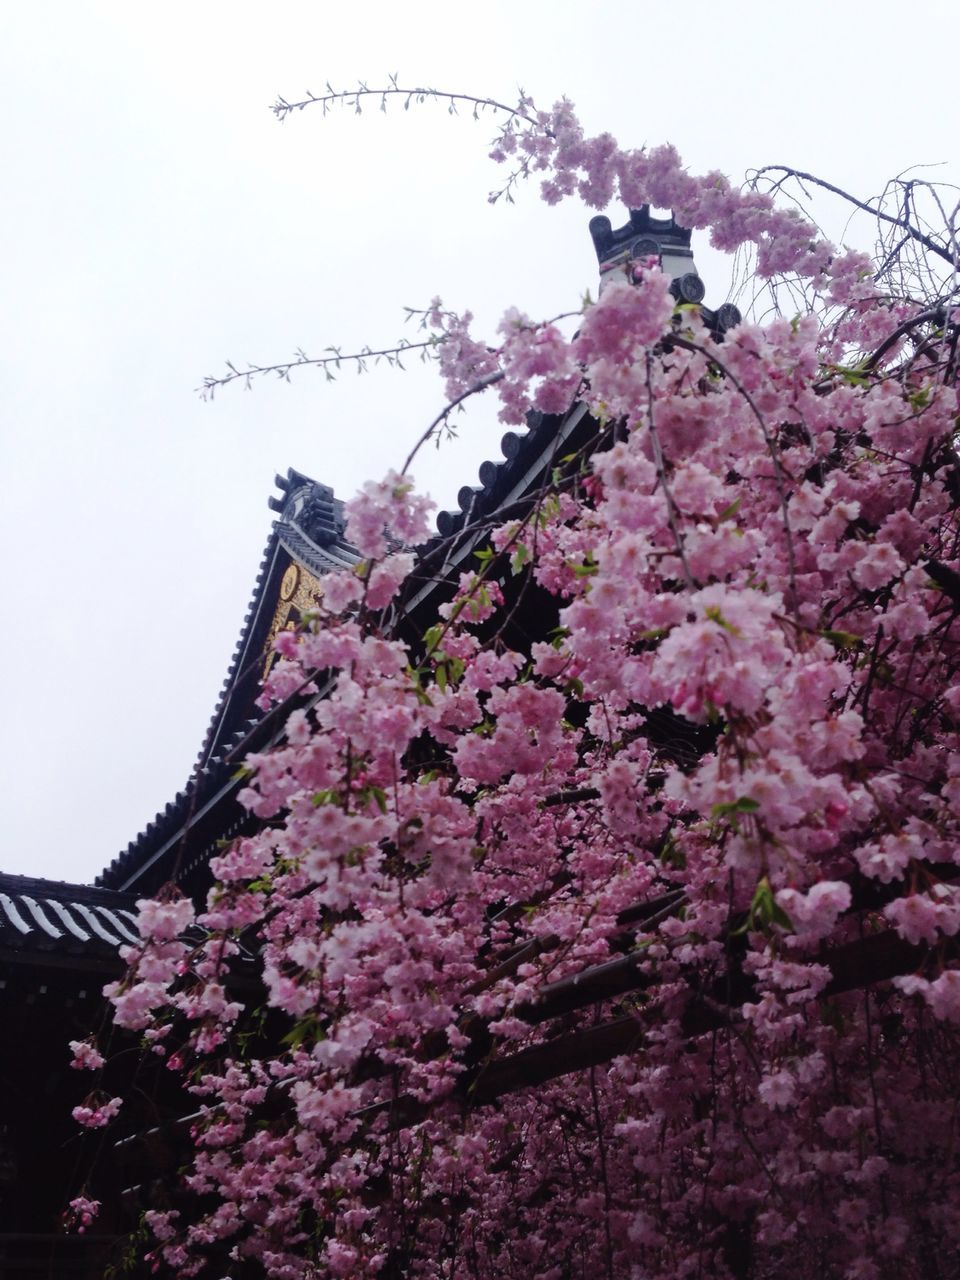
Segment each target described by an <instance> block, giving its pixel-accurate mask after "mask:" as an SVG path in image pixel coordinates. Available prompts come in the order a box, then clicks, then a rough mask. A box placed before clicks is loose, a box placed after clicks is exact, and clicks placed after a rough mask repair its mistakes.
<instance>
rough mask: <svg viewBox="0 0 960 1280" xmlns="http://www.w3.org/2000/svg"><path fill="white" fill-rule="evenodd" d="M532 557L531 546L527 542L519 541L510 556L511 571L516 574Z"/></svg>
mask: <svg viewBox="0 0 960 1280" xmlns="http://www.w3.org/2000/svg"><path fill="white" fill-rule="evenodd" d="M529 559H530V548H529V547H528V546H527V544H526V543H525V542H518V543H517V545H516V547H515V548H514V552H513V555H512V556H511V557H510V571H511V573H513V574H514V576H516V574H518V573H519V572H520V570H521V569H522V568H523V566H524V565H525V564H526V563H527V561H528V560H529Z"/></svg>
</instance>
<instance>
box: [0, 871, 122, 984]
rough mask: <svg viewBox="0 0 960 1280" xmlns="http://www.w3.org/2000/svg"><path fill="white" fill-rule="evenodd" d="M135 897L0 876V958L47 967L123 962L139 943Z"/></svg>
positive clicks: (84, 886)
mask: <svg viewBox="0 0 960 1280" xmlns="http://www.w3.org/2000/svg"><path fill="white" fill-rule="evenodd" d="M135 901H136V899H135V897H134V895H133V894H128V893H118V892H116V891H115V890H111V889H100V888H93V887H91V886H89V885H76V884H67V883H65V882H64V881H61V880H38V879H35V878H34V877H32V876H15V875H0V957H2V958H3V959H5V960H8V961H9V960H16V959H22V960H24V961H27V962H33V963H37V962H40V963H42V962H43V961H44V960H45V959H47V960H53V959H55V958H56V957H60V958H66V959H68V960H69V959H70V958H71V957H72V958H73V960H75V961H77V962H78V963H80V965H81V967H83V963H84V962H85V961H89V960H91V959H92V960H109V961H118V960H119V956H118V952H119V949H120V947H121V946H127V945H130V944H131V943H136V942H137V941H138V940H139V935H138V933H137V926H136V915H135V913H134V906H135Z"/></svg>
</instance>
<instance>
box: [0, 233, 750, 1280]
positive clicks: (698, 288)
mask: <svg viewBox="0 0 960 1280" xmlns="http://www.w3.org/2000/svg"><path fill="white" fill-rule="evenodd" d="M590 232H591V235H592V238H593V241H594V245H595V247H596V250H597V256H598V260H599V264H600V271H601V287H602V284H603V282H604V281H605V280H606V279H608V278H610V273H611V272H613V271H615V270H616V269H617V268H618V267H621V266H622V265H624V264H625V263H628V262H629V261H630V260H631V259H634V258H649V257H656V258H658V259H659V260H660V262H661V264H662V265H663V267H664V269H665V270H666V271H668V272H669V274H670V275H671V277H672V278H673V292H674V295H675V296H676V297H677V299H678V301H682V302H687V303H690V304H700V303H701V302H702V299H703V296H704V288H703V283H702V281H701V279H700V277H699V275H698V274H697V272H696V268H695V266H694V263H693V258H692V254H691V251H690V234H689V232H687V231H684V230H683V229H682V228H679V227H677V226H676V224H675V223H674V222H673V220H672V219H657V218H653V217H651V216H650V213H649V210H648V209H643V210H640V211H634V212H632V213H631V214H630V218H629V221H628V222H627V223H626V224H625V225H624V226H623V227H621V228H619V229H617V230H614V229H613V228H612V226H611V223H610V221H609V219H607V218H604V217H597V218H594V219H593V220H592V221H591V223H590ZM702 314H703V317H704V319H705V321H706V323H707V324H708V326H709V327H711V328H712V329H713V330H714V331H715V332H721V333H722V332H723V331H724V330H726V329H728V328H730V327H731V326H733V325H735V324H736V323H738V322H739V319H740V317H739V313H738V312H737V311H736V308H735V307H732V306H730V305H729V304H728V305H725V306H723V307H721V308H720V309H719V310H718V311H716V312H713V311H709V310H708V309H707V308H705V307H704V308H702ZM596 431H597V426H596V423H595V422H593V420H592V419H591V418H590V416H589V414H588V413H587V410H586V408H585V406H584V405H582V404H579V403H578V404H574V405H573V406H571V408H570V409H569V410H568V412H566V413H564V414H561V415H553V416H551V415H542V414H532V415H531V416H530V418H529V421H528V429H527V431H526V432H524V433H520V432H513V431H510V432H507V434H506V435H504V437H503V440H502V442H501V457H500V458H498V459H495V460H490V461H487V462H484V463H483V464H482V466H481V467H480V471H479V476H478V483H476V484H472V485H471V484H466V485H464V487H463V488H462V489H461V490H460V492H459V495H458V504H459V509H458V510H454V511H443V512H441V513H440V515H439V517H438V520H437V534H436V536H435V537H434V538H433V539H432V540H431V541H430V542H429V543H428V544H427V545H426V546H425V547H422V548H419V549H418V550H419V553H420V554H419V557H418V565H417V568H416V569H415V570H414V574H413V575H412V577H411V579H410V580H409V582H408V584H407V587H406V589H405V591H404V593H403V595H402V597H401V602H400V607H399V609H397V611H396V613H395V616H394V618H393V625H394V628H395V633H396V634H397V635H399V636H401V637H403V638H404V639H406V640H408V641H409V642H410V643H411V644H412V645H414V646H415V645H416V642H417V637H418V636H421V635H422V634H423V632H424V630H426V628H427V627H429V626H430V625H431V624H432V622H433V621H434V620H435V618H436V616H437V609H438V607H439V605H440V604H441V603H443V601H444V600H446V599H448V598H450V596H452V595H453V593H454V589H455V585H456V583H457V581H458V579H459V576H460V574H461V573H462V572H464V571H465V569H467V568H468V567H469V566H470V565H471V563H472V559H471V558H472V555H473V552H474V551H475V550H476V549H477V548H478V547H479V546H480V545H482V544H483V543H484V541H485V539H486V536H487V530H488V527H489V523H490V518H491V517H492V516H493V515H494V513H498V514H502V515H503V517H504V518H507V517H508V516H509V515H511V514H516V513H518V512H520V511H522V510H523V509H524V505H525V504H529V501H530V495H531V494H532V493H534V492H535V491H536V490H537V489H538V488H539V487H540V485H541V484H542V483H543V481H544V480H545V479H548V478H549V476H550V475H551V472H552V470H553V468H554V466H555V465H556V463H557V461H558V460H559V459H561V458H562V457H564V456H567V455H570V454H572V453H575V452H576V451H577V450H579V449H581V448H584V447H585V446H587V447H589V442H590V441H591V440H592V439H593V438H594V437H595V435H596ZM276 485H277V493H276V494H275V495H274V496H273V497H271V498H270V499H269V505H270V507H271V509H272V510H273V512H274V513H275V517H276V518H275V520H274V522H273V525H272V528H271V530H270V534H269V537H268V539H267V544H266V547H265V550H264V555H263V559H262V561H261V564H260V568H259V573H258V575H257V579H256V583H255V586H254V591H253V596H252V600H251V602H250V606H249V609H248V611H247V614H246V617H245V619H244V622H243V626H242V629H241V632H240V636H239V639H238V641H237V644H236V648H235V650H234V653H233V656H232V659H231V661H230V664H229V667H228V670H227V674H226V677H225V679H224V683H223V686H222V689H221V691H220V695H219V699H218V700H217V704H216V709H215V711H214V714H213V716H212V719H211V722H210V726H209V729H208V732H207V735H206V740H205V741H204V743H203V745H202V747H201V750H200V754H199V757H198V759H197V762H196V765H195V767H194V769H193V771H192V773H191V775H190V779H189V781H188V782H187V783H186V785H185V786H184V788H183V790H182V791H180V792H179V793H178V794H177V795H176V796H175V797H174V798H173V799H172V800H171V801H170V803H169V804H167V805H166V807H165V808H164V809H163V810H162V811H161V812H160V813H158V814H157V815H156V816H155V817H154V819H153V820H152V821H151V822H149V823H148V824H147V826H146V827H145V828H144V830H143V831H142V832H140V834H139V835H138V836H136V838H135V839H133V840H131V842H130V844H129V845H128V846H127V848H126V849H124V850H123V851H122V852H121V853H120V854H119V855H118V856H117V857H115V858H114V859H113V860H112V861H111V862H110V864H109V865H108V866H107V867H105V869H104V870H103V871H102V872H101V873H100V875H99V876H98V877H97V878H96V882H95V884H94V885H91V886H86V885H71V884H64V883H60V882H51V881H44V880H35V879H31V878H28V877H23V876H13V875H0V1003H2V1007H3V1013H4V1015H5V1026H6V1028H7V1033H6V1036H5V1038H4V1041H3V1044H2V1046H0V1081H2V1097H3V1106H2V1110H0V1277H20V1276H24V1277H28V1276H56V1277H58V1278H59V1277H84V1278H87V1277H89V1278H90V1280H92V1278H93V1277H98V1278H99V1277H101V1276H103V1275H104V1272H105V1269H106V1268H107V1266H109V1265H111V1264H116V1262H117V1261H118V1257H119V1253H118V1251H121V1252H122V1249H123V1248H124V1247H129V1246H124V1245H123V1243H122V1242H123V1240H125V1239H126V1238H127V1237H128V1233H129V1232H130V1229H131V1226H132V1225H135V1222H136V1215H137V1211H138V1209H142V1208H143V1207H145V1206H146V1205H148V1204H149V1202H150V1182H149V1173H150V1171H149V1168H147V1169H146V1170H145V1168H144V1161H145V1160H146V1162H147V1164H149V1162H150V1160H153V1159H156V1161H157V1162H158V1164H162V1163H163V1162H164V1161H165V1160H167V1159H168V1157H169V1153H168V1152H165V1151H164V1150H163V1149H162V1143H159V1142H157V1143H153V1144H152V1145H151V1142H150V1141H146V1143H145V1144H144V1142H143V1141H139V1142H138V1150H139V1155H138V1156H137V1157H136V1159H134V1160H133V1161H132V1163H131V1162H130V1161H128V1160H127V1159H126V1157H125V1142H124V1135H125V1134H126V1135H127V1136H128V1137H129V1135H130V1132H131V1126H132V1128H133V1130H134V1131H135V1132H136V1133H137V1134H138V1135H139V1139H143V1136H144V1133H145V1132H146V1133H147V1134H148V1135H149V1132H152V1130H151V1129H150V1126H151V1123H152V1121H151V1115H152V1114H153V1113H152V1112H151V1108H154V1110H155V1113H156V1115H159V1114H160V1112H161V1110H162V1109H163V1108H162V1106H161V1104H164V1103H169V1102H170V1099H169V1098H166V1099H164V1098H161V1097H158V1096H153V1097H151V1098H148V1099H146V1100H145V1102H144V1105H143V1106H141V1107H140V1109H139V1111H137V1109H136V1108H132V1109H131V1111H132V1114H131V1117H127V1118H125V1119H124V1122H123V1124H120V1125H118V1126H117V1128H118V1133H117V1134H115V1133H114V1131H113V1129H112V1128H111V1129H110V1130H108V1131H104V1136H103V1140H102V1141H101V1142H100V1144H99V1149H98V1151H97V1152H96V1166H95V1169H94V1173H93V1180H94V1183H95V1185H92V1186H91V1194H95V1195H96V1196H97V1198H99V1199H101V1200H102V1201H103V1203H104V1210H103V1213H102V1216H101V1218H100V1220H99V1221H98V1222H97V1223H96V1225H95V1227H94V1228H93V1229H92V1230H91V1232H90V1233H89V1234H87V1235H82V1236H76V1235H67V1234H65V1233H64V1232H63V1230H62V1225H61V1218H62V1215H63V1212H64V1209H65V1208H66V1205H67V1203H68V1201H69V1200H70V1198H71V1197H72V1196H73V1195H76V1194H77V1191H78V1188H79V1185H80V1183H81V1182H82V1180H83V1179H84V1178H85V1177H86V1175H87V1173H88V1169H87V1168H86V1164H85V1162H86V1163H89V1155H90V1143H89V1142H88V1139H89V1137H90V1135H89V1134H88V1135H83V1134H81V1133H80V1132H79V1131H78V1129H77V1126H76V1125H75V1124H74V1122H73V1121H72V1119H71V1116H70V1111H71V1109H72V1107H74V1106H76V1105H77V1104H78V1103H79V1102H80V1101H81V1099H82V1097H83V1096H84V1094H85V1092H86V1091H87V1089H88V1087H89V1083H88V1079H86V1078H84V1076H82V1075H81V1073H78V1072H72V1071H71V1070H70V1069H69V1056H70V1055H69V1051H68V1049H67V1043H68V1041H70V1040H71V1039H83V1038H84V1037H85V1036H87V1035H88V1034H89V1033H90V1032H91V1031H95V1030H99V1029H100V1027H101V1026H103V1025H105V1021H108V1015H107V1011H106V1008H105V1003H104V1001H103V998H102V995H101V991H102V987H103V985H104V984H105V983H106V982H108V981H111V980H113V979H115V978H117V977H118V976H119V975H120V973H121V972H122V967H123V965H122V959H121V955H120V950H121V948H122V947H123V946H126V945H131V944H133V943H135V942H136V936H137V935H136V914H135V904H136V900H137V899H138V898H142V897H146V896H150V895H152V894H155V893H156V892H157V891H158V890H160V888H161V887H162V886H164V885H165V884H167V883H169V882H174V883H175V884H176V885H177V886H178V887H179V888H180V889H181V891H183V892H184V893H186V894H188V895H190V896H191V897H192V898H193V899H194V900H195V901H196V902H197V903H198V904H199V903H202V902H203V901H204V899H205V896H206V892H207V889H208V888H209V885H210V872H209V861H210V858H211V857H212V856H213V855H214V854H215V853H216V852H217V851H218V849H219V848H220V847H222V844H223V842H224V841H229V840H231V839H233V838H235V837H236V836H238V835H242V834H244V833H245V832H248V831H250V830H252V829H253V828H254V827H255V825H256V819H254V818H252V817H251V815H250V814H248V813H247V811H246V810H244V809H243V808H242V807H241V805H240V804H239V803H238V800H237V796H238V793H239V791H240V790H241V788H242V786H243V780H242V777H241V776H239V774H238V770H239V766H240V765H241V764H242V763H243V760H244V758H245V757H246V756H247V754H248V753H250V752H251V751H261V750H263V749H265V748H266V747H268V746H270V745H271V744H273V743H276V742H278V741H280V740H281V739H282V734H283V724H284V721H285V719H286V714H287V713H288V712H289V710H290V707H289V705H286V706H284V707H283V708H282V709H281V714H279V715H278V714H277V713H276V712H274V711H268V712H264V711H262V710H260V709H259V708H258V707H257V706H256V698H257V696H258V693H259V687H260V683H261V681H262V679H263V676H264V675H265V673H266V671H267V670H268V669H269V666H270V663H271V661H272V654H273V642H274V640H275V638H276V636H277V634H278V633H279V632H280V631H282V630H283V629H285V628H293V627H296V626H297V625H298V623H299V622H300V620H301V619H302V618H303V616H304V615H305V614H307V613H309V612H310V611H311V609H313V608H314V606H315V604H316V601H317V597H318V592H319V590H320V582H321V579H322V578H323V575H324V574H325V573H327V572H329V571H331V570H336V569H343V568H348V567H350V566H352V565H354V564H356V563H357V562H358V561H359V559H360V556H359V554H358V553H357V551H356V550H355V549H354V548H353V547H352V546H351V545H350V544H349V542H348V541H347V540H346V537H345V520H344V513H343V505H342V502H341V501H339V500H338V499H337V498H336V497H335V496H334V494H333V491H332V490H331V489H330V488H328V487H327V486H326V485H324V484H321V483H318V482H317V481H314V480H312V479H310V478H309V477H308V476H306V475H304V474H302V473H301V472H299V471H294V470H290V471H288V472H287V473H286V475H285V476H278V477H277V480H276ZM503 589H504V593H505V595H507V596H508V598H509V593H510V592H511V591H516V585H515V583H511V581H510V580H505V581H504V583H503ZM556 610H557V605H556V601H555V600H554V599H553V598H552V597H550V596H548V595H547V594H546V593H545V592H541V591H540V590H538V589H536V588H535V587H534V588H533V589H529V590H527V591H526V592H525V594H524V596H523V598H522V599H521V600H519V601H518V602H517V608H515V609H514V610H512V611H511V621H510V628H511V629H512V631H513V632H514V633H515V634H512V635H507V636H505V639H506V640H507V642H508V643H510V644H511V646H512V647H515V648H517V649H523V648H527V647H528V646H529V643H530V640H531V638H533V639H536V638H540V637H542V636H544V635H545V634H546V633H547V632H548V631H549V630H550V629H551V628H552V627H553V626H555V625H556ZM312 696H313V697H315V698H316V697H322V696H323V690H322V689H321V690H320V692H319V693H317V694H315V695H312ZM251 959H252V958H251ZM124 1037H125V1038H124ZM118 1046H119V1047H126V1048H127V1049H128V1050H129V1052H128V1053H126V1054H123V1053H121V1054H119V1055H118V1060H117V1065H116V1066H114V1065H113V1064H112V1063H111V1066H110V1067H109V1068H108V1071H109V1072H111V1073H112V1074H111V1076H110V1078H109V1079H108V1081H107V1082H105V1084H106V1087H108V1088H112V1089H114V1090H115V1091H116V1092H124V1093H125V1095H126V1094H129V1093H130V1091H131V1089H132V1088H133V1087H134V1085H135V1083H136V1079H137V1070H138V1068H137V1063H138V1061H139V1059H140V1050H139V1047H138V1045H137V1043H136V1039H135V1037H132V1036H130V1035H129V1034H125V1033H123V1034H117V1035H116V1038H115V1041H114V1048H116V1047H118ZM151 1087H152V1086H151ZM172 1088H173V1085H172V1083H171V1085H170V1086H168V1092H169V1091H170V1090H172ZM161 1091H162V1090H161ZM174 1105H175V1101H174ZM182 1111H183V1108H182V1107H181V1112H182ZM157 1132H159V1130H157ZM144 1153H146V1154H144ZM135 1247H136V1246H135V1245H134V1249H135ZM131 1265H132V1269H129V1270H127V1271H126V1272H121V1273H120V1274H126V1275H137V1274H141V1272H140V1271H139V1270H138V1269H137V1266H136V1259H135V1258H133V1259H132V1263H131ZM144 1274H145V1273H144Z"/></svg>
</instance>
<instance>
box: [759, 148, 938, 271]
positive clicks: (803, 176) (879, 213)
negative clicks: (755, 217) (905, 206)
mask: <svg viewBox="0 0 960 1280" xmlns="http://www.w3.org/2000/svg"><path fill="white" fill-rule="evenodd" d="M776 173H779V174H781V175H782V176H781V177H780V178H778V179H777V180H776V182H775V183H774V186H775V187H778V186H781V185H782V184H783V183H784V182H786V181H787V180H788V179H789V178H797V179H799V181H801V182H809V183H812V184H813V186H815V187H820V188H821V189H822V190H824V191H829V192H830V193H831V194H832V195H835V196H839V197H840V199H841V200H846V202H847V203H848V204H851V205H853V206H854V208H856V209H860V210H862V211H863V212H864V213H869V214H870V215H871V216H872V217H874V218H878V219H879V220H880V221H881V222H886V223H888V224H889V225H890V226H893V227H899V228H900V229H901V230H902V231H904V232H905V233H906V235H907V236H909V238H910V239H911V240H915V241H916V242H917V244H919V245H921V246H922V247H923V248H924V249H926V250H927V251H928V252H929V253H932V254H935V255H936V256H937V257H938V258H942V259H943V261H944V262H946V263H947V264H948V265H949V266H950V267H951V268H955V267H956V265H957V264H956V260H955V255H954V254H953V253H952V252H951V251H950V250H949V249H948V248H947V247H946V246H945V245H943V244H939V243H938V242H937V241H936V240H934V239H933V237H932V236H928V235H927V234H926V233H925V232H923V231H921V230H920V229H919V228H918V227H915V226H914V225H913V224H912V223H911V222H910V221H908V219H907V218H906V217H905V216H904V215H901V216H899V217H895V216H894V215H893V214H890V213H887V212H886V210H885V209H882V208H880V206H879V205H877V204H875V203H871V202H870V201H868V200H860V199H858V198H857V197H856V196H854V195H851V193H850V192H849V191H844V189H843V188H842V187H838V186H836V185H835V184H834V183H832V182H827V181H826V179H824V178H818V177H817V176H816V175H815V174H813V173H806V172H804V170H802V169H794V168H791V167H790V166H789V165H784V164H766V165H764V166H763V167H762V168H760V169H757V170H756V171H755V173H754V175H753V183H754V185H756V183H757V181H758V179H760V178H762V177H765V176H766V175H767V174H776Z"/></svg>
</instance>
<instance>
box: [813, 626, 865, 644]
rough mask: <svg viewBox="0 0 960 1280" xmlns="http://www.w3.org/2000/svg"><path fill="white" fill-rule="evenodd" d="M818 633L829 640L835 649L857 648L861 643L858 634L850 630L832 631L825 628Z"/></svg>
mask: <svg viewBox="0 0 960 1280" xmlns="http://www.w3.org/2000/svg"><path fill="white" fill-rule="evenodd" d="M820 634H821V635H822V636H823V638H824V640H829V641H830V643H831V644H832V645H833V646H834V647H835V648H837V649H858V648H859V647H860V645H862V644H863V640H862V639H861V638H860V636H855V635H854V634H853V632H852V631H832V630H829V629H827V630H825V631H821V632H820Z"/></svg>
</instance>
